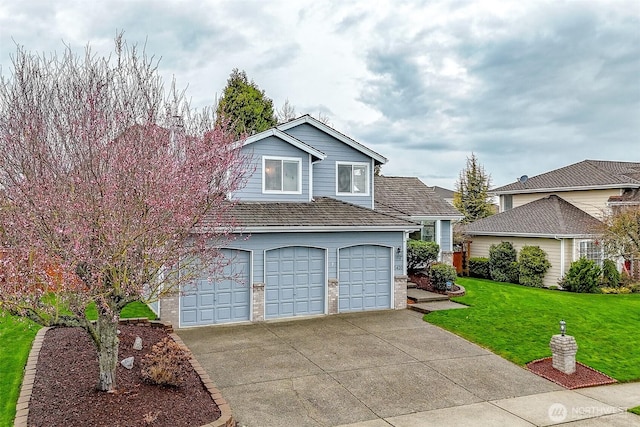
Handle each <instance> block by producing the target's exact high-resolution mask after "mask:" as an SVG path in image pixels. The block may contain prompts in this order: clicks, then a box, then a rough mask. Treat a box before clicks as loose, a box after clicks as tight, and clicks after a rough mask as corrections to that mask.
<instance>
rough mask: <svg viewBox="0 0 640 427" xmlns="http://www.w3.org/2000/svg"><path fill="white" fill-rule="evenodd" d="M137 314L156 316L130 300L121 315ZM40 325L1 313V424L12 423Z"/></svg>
mask: <svg viewBox="0 0 640 427" xmlns="http://www.w3.org/2000/svg"><path fill="white" fill-rule="evenodd" d="M87 311H88V312H89V313H90V314H89V317H93V318H96V317H97V314H96V311H95V308H94V309H93V312H92V311H91V309H89V310H87ZM91 313H93V314H91ZM135 317H148V318H149V319H155V318H156V315H155V314H154V313H153V312H152V311H151V310H150V309H149V307H147V306H146V305H144V304H141V303H132V304H129V305H128V306H126V307H125V308H124V309H123V310H122V318H125V319H126V318H135ZM39 329H40V326H39V325H37V324H35V323H33V322H31V321H29V320H26V319H19V318H17V317H14V316H9V315H6V314H3V313H0V426H11V425H13V419H14V417H15V415H16V402H17V401H18V396H19V394H20V385H21V384H22V374H23V371H24V366H25V364H26V363H27V358H28V357H29V351H30V350H31V342H32V341H33V338H34V337H35V336H36V333H37V332H38V330H39Z"/></svg>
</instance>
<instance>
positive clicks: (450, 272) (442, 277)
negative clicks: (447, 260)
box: [429, 263, 458, 291]
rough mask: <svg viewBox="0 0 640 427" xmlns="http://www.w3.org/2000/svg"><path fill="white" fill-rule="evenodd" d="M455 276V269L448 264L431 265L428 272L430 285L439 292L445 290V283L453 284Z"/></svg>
mask: <svg viewBox="0 0 640 427" xmlns="http://www.w3.org/2000/svg"><path fill="white" fill-rule="evenodd" d="M456 277H458V276H457V274H456V269H455V267H453V266H451V265H448V264H440V263H436V264H432V265H431V269H430V270H429V279H430V280H431V285H433V287H434V288H436V289H437V290H439V291H444V290H446V289H447V282H451V284H453V283H454V282H455V280H456Z"/></svg>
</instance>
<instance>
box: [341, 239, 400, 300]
mask: <svg viewBox="0 0 640 427" xmlns="http://www.w3.org/2000/svg"><path fill="white" fill-rule="evenodd" d="M391 251H392V248H389V247H385V246H377V245H358V246H351V247H348V248H342V249H340V250H339V255H338V261H339V265H340V268H339V276H338V283H339V290H338V292H339V297H338V311H340V312H347V311H362V310H376V309H383V308H391V290H392V275H391V272H392V265H391Z"/></svg>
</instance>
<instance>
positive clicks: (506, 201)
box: [502, 194, 513, 212]
mask: <svg viewBox="0 0 640 427" xmlns="http://www.w3.org/2000/svg"><path fill="white" fill-rule="evenodd" d="M510 209H513V195H512V194H505V195H504V196H502V211H503V212H504V211H508V210H510Z"/></svg>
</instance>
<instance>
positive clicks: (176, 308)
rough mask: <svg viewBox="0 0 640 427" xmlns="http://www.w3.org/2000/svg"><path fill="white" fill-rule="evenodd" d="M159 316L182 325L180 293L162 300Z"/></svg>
mask: <svg viewBox="0 0 640 427" xmlns="http://www.w3.org/2000/svg"><path fill="white" fill-rule="evenodd" d="M159 317H160V318H161V319H162V320H165V321H167V322H171V323H172V324H174V325H180V297H179V296H178V295H172V296H170V297H166V298H162V299H161V300H160V314H159ZM178 327H179V326H178Z"/></svg>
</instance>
